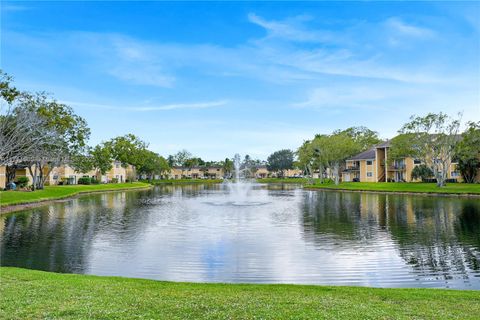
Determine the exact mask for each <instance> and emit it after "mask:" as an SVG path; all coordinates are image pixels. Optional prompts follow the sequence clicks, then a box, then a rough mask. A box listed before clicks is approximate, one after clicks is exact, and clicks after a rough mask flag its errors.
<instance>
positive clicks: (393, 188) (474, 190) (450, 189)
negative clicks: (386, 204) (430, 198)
mask: <svg viewBox="0 0 480 320" xmlns="http://www.w3.org/2000/svg"><path fill="white" fill-rule="evenodd" d="M306 187H308V188H319V189H339V190H354V191H380V192H415V193H445V194H480V184H466V183H448V184H447V185H446V186H445V187H442V188H439V187H437V186H436V185H435V183H420V182H411V183H405V182H401V183H396V182H343V183H340V184H339V185H338V186H337V185H335V184H313V185H306Z"/></svg>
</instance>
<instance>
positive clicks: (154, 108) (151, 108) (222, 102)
mask: <svg viewBox="0 0 480 320" xmlns="http://www.w3.org/2000/svg"><path fill="white" fill-rule="evenodd" d="M61 102H62V103H65V104H68V105H72V106H77V107H87V108H96V109H97V108H98V109H106V110H118V111H127V112H147V111H168V110H177V109H206V108H214V107H221V106H225V105H226V104H227V103H228V101H227V100H218V101H209V102H196V103H174V104H166V105H159V106H150V105H149V106H143V107H132V106H116V105H108V104H97V103H88V102H76V101H61Z"/></svg>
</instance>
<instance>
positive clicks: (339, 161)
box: [318, 132, 360, 185]
mask: <svg viewBox="0 0 480 320" xmlns="http://www.w3.org/2000/svg"><path fill="white" fill-rule="evenodd" d="M359 149H360V146H359V144H358V143H357V142H355V140H354V139H353V138H352V137H351V136H350V135H349V134H347V133H345V132H336V133H333V134H331V135H330V136H328V137H325V138H324V139H323V141H322V144H321V145H320V146H319V150H318V153H319V158H321V159H322V161H323V162H324V163H325V164H326V165H327V166H328V167H329V168H330V169H331V170H332V175H333V178H334V181H335V184H336V185H338V184H339V183H340V169H341V167H342V166H343V164H344V162H345V160H346V159H347V158H349V157H351V156H353V155H354V154H356V153H358V151H359Z"/></svg>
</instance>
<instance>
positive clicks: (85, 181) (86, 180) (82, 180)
mask: <svg viewBox="0 0 480 320" xmlns="http://www.w3.org/2000/svg"><path fill="white" fill-rule="evenodd" d="M91 182H92V180H91V179H90V177H81V178H79V179H78V184H90V183H91Z"/></svg>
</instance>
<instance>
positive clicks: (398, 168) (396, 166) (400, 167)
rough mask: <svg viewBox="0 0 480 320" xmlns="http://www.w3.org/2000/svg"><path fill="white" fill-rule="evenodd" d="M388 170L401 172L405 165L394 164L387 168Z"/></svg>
mask: <svg viewBox="0 0 480 320" xmlns="http://www.w3.org/2000/svg"><path fill="white" fill-rule="evenodd" d="M388 170H390V171H403V170H405V164H404V163H399V164H394V165H391V166H389V167H388Z"/></svg>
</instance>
